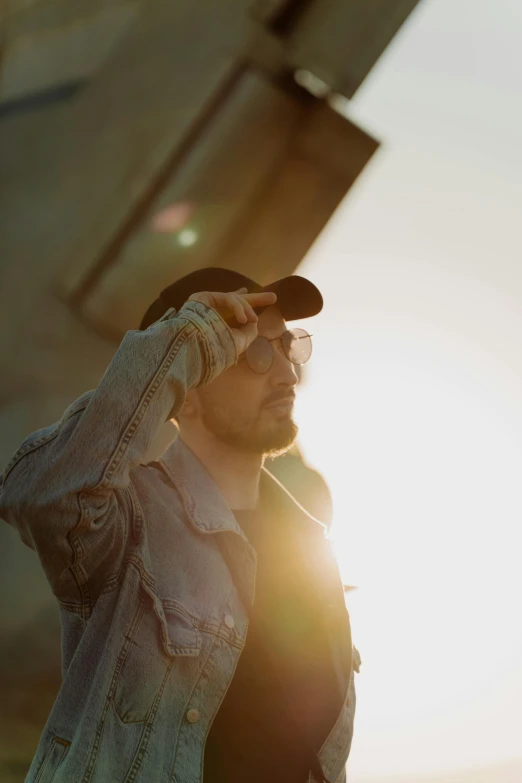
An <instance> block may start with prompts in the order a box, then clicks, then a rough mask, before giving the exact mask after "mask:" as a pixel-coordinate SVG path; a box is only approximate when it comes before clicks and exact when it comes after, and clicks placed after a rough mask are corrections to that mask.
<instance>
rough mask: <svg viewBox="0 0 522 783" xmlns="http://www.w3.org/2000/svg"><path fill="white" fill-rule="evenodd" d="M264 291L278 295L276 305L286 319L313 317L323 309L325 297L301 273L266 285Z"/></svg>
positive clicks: (294, 319) (295, 319)
mask: <svg viewBox="0 0 522 783" xmlns="http://www.w3.org/2000/svg"><path fill="white" fill-rule="evenodd" d="M262 290H263V291H272V292H273V293H274V294H276V295H277V302H276V303H275V306H276V307H277V309H278V310H279V311H280V313H281V315H282V316H283V318H284V319H285V321H297V320H300V319H301V318H311V317H312V316H314V315H317V313H320V312H321V310H322V309H323V297H322V296H321V292H320V291H319V289H318V288H316V286H315V285H314V284H313V283H311V282H310V280H307V279H306V278H305V277H300V276H299V275H291V276H290V277H283V278H281V280H276V282H275V283H271V284H270V285H266V286H264V287H263V289H262Z"/></svg>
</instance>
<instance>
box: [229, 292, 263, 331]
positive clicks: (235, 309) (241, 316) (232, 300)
mask: <svg viewBox="0 0 522 783" xmlns="http://www.w3.org/2000/svg"><path fill="white" fill-rule="evenodd" d="M225 301H226V304H227V307H228V309H229V310H230V311H231V312H232V313H233V314H234V317H235V319H236V321H238V322H239V323H240V324H246V323H247V322H248V321H249V320H251V318H249V315H250V313H249V312H248V311H247V309H246V308H247V306H248V307H250V305H248V302H245V301H243V299H242V297H241V296H240V295H239V294H226V295H225ZM250 310H251V311H252V313H253V314H254V316H255V320H256V321H257V316H256V314H255V313H254V311H253V310H252V308H251V307H250Z"/></svg>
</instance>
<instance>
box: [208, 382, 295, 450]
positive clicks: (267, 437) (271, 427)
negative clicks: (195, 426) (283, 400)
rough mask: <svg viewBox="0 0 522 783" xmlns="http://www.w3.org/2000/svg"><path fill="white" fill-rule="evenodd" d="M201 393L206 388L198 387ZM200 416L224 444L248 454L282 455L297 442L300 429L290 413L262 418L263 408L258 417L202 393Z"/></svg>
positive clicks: (210, 430) (209, 429)
mask: <svg viewBox="0 0 522 783" xmlns="http://www.w3.org/2000/svg"><path fill="white" fill-rule="evenodd" d="M199 391H200V392H202V391H203V389H200V390H199ZM200 400H201V416H202V420H203V424H204V425H205V427H206V429H207V430H208V431H209V432H211V433H212V435H214V437H215V438H217V439H218V440H219V441H221V442H222V443H225V444H226V445H227V446H232V447H233V448H235V449H237V450H238V451H243V452H246V453H247V454H261V455H262V456H264V457H279V456H280V455H281V454H284V453H285V452H287V451H288V450H289V449H290V448H292V446H293V445H294V443H295V441H296V438H297V434H298V432H299V430H298V427H297V424H296V423H295V422H294V420H293V419H292V415H291V412H289V413H285V414H284V415H281V416H276V415H273V416H272V417H271V419H272V421H270V422H268V423H267V422H266V421H263V418H264V417H263V409H261V410H260V412H259V413H258V414H257V416H247V414H244V413H240V412H238V411H231V410H229V409H224V408H223V407H221V406H219V405H216V404H215V403H214V402H212V401H211V400H210V399H207V398H206V395H205V393H203V394H202V395H201V394H200Z"/></svg>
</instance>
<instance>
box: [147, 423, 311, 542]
mask: <svg viewBox="0 0 522 783" xmlns="http://www.w3.org/2000/svg"><path fill="white" fill-rule="evenodd" d="M158 461H159V464H160V465H161V467H162V468H163V470H164V471H165V473H166V474H167V475H168V476H169V478H170V479H171V481H172V482H173V483H174V485H175V486H176V488H177V489H178V491H179V492H180V494H181V497H182V500H183V503H184V505H185V510H186V512H187V514H188V516H189V518H190V520H191V522H192V523H193V524H194V525H195V526H196V527H197V528H199V529H200V530H201V531H202V532H204V533H219V532H225V531H230V532H234V533H238V534H239V535H240V536H242V537H243V538H245V536H244V534H243V531H242V530H241V528H240V526H239V525H238V523H237V521H236V518H235V516H234V514H233V513H232V511H231V510H230V508H229V506H228V504H227V502H226V500H225V498H224V497H223V495H222V494H221V491H220V490H219V489H218V487H217V485H216V484H215V482H214V480H213V479H212V477H211V476H210V474H209V472H208V471H207V469H206V468H205V466H204V465H203V463H202V462H200V460H199V459H198V458H197V457H196V455H195V454H194V452H193V451H192V450H191V449H190V448H189V447H188V446H187V445H186V444H185V443H184V442H183V440H182V439H181V438H180V437H177V438H176V440H175V441H174V443H172V444H171V446H169V448H168V449H167V450H166V451H165V453H164V454H163V456H162V457H161V458H160V459H159V460H158ZM260 496H261V505H262V507H263V508H264V509H265V508H266V509H267V511H273V513H277V514H285V515H287V516H288V517H289V518H291V519H292V520H295V522H296V523H297V524H298V525H300V526H301V528H303V532H309V533H310V534H312V535H314V534H315V535H316V536H320V537H323V536H324V534H325V527H324V525H323V524H322V523H321V522H318V521H317V520H316V519H314V518H313V517H312V516H311V515H310V514H308V512H307V511H305V509H304V508H303V507H302V506H300V505H299V503H298V502H297V501H296V500H295V498H294V497H293V496H292V495H291V494H290V492H288V490H286V489H285V488H284V487H283V485H282V484H281V483H280V482H279V481H278V480H277V479H276V478H275V477H274V476H273V475H272V474H271V473H270V472H269V471H268V470H266V469H265V468H263V470H262V473H261V482H260Z"/></svg>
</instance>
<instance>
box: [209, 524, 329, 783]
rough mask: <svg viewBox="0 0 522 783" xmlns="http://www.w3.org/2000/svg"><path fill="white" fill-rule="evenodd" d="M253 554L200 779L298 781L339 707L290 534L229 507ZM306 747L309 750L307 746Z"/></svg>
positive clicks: (315, 609)
mask: <svg viewBox="0 0 522 783" xmlns="http://www.w3.org/2000/svg"><path fill="white" fill-rule="evenodd" d="M234 513H235V516H236V519H237V521H238V523H239V525H240V526H241V527H242V529H243V531H244V532H245V534H246V536H247V538H248V539H249V541H250V543H251V544H252V546H254V548H255V549H256V552H257V575H256V592H255V600H254V607H253V609H252V610H251V617H250V625H249V629H248V634H247V639H246V643H245V647H244V650H243V652H242V654H241V656H240V658H239V662H238V665H237V669H236V672H235V674H234V677H233V679H232V682H231V684H230V687H229V689H228V691H227V693H226V696H225V698H224V700H223V703H222V705H221V707H220V709H219V711H218V714H217V715H216V718H215V720H214V723H213V725H212V727H211V730H210V733H209V736H208V738H207V742H206V746H205V759H204V777H205V783H224V781H226V783H261V781H262V782H263V783H305V781H307V780H308V773H309V771H310V769H311V768H313V767H312V764H313V761H312V756H313V752H316V753H317V752H318V751H319V749H320V748H321V746H322V744H323V742H324V741H325V739H326V738H327V736H328V734H329V732H330V730H331V729H332V727H333V725H334V723H335V721H336V719H337V717H338V715H339V712H340V710H341V707H342V700H341V701H340V695H339V692H338V689H337V688H336V683H335V680H334V675H333V671H332V666H331V661H330V656H329V650H328V646H327V641H326V637H325V634H324V630H323V625H322V615H321V606H320V603H319V597H318V596H316V595H313V594H312V591H311V589H310V580H309V579H307V573H306V569H305V567H304V563H303V558H302V555H301V552H302V550H301V547H300V545H299V542H298V539H297V536H298V531H297V530H296V529H295V528H294V527H292V526H291V525H290V524H289V523H288V524H282V523H281V521H280V520H278V519H272V518H269V517H268V516H266V515H265V516H261V514H260V513H259V512H258V511H237V512H234ZM312 749H313V750H312Z"/></svg>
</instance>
